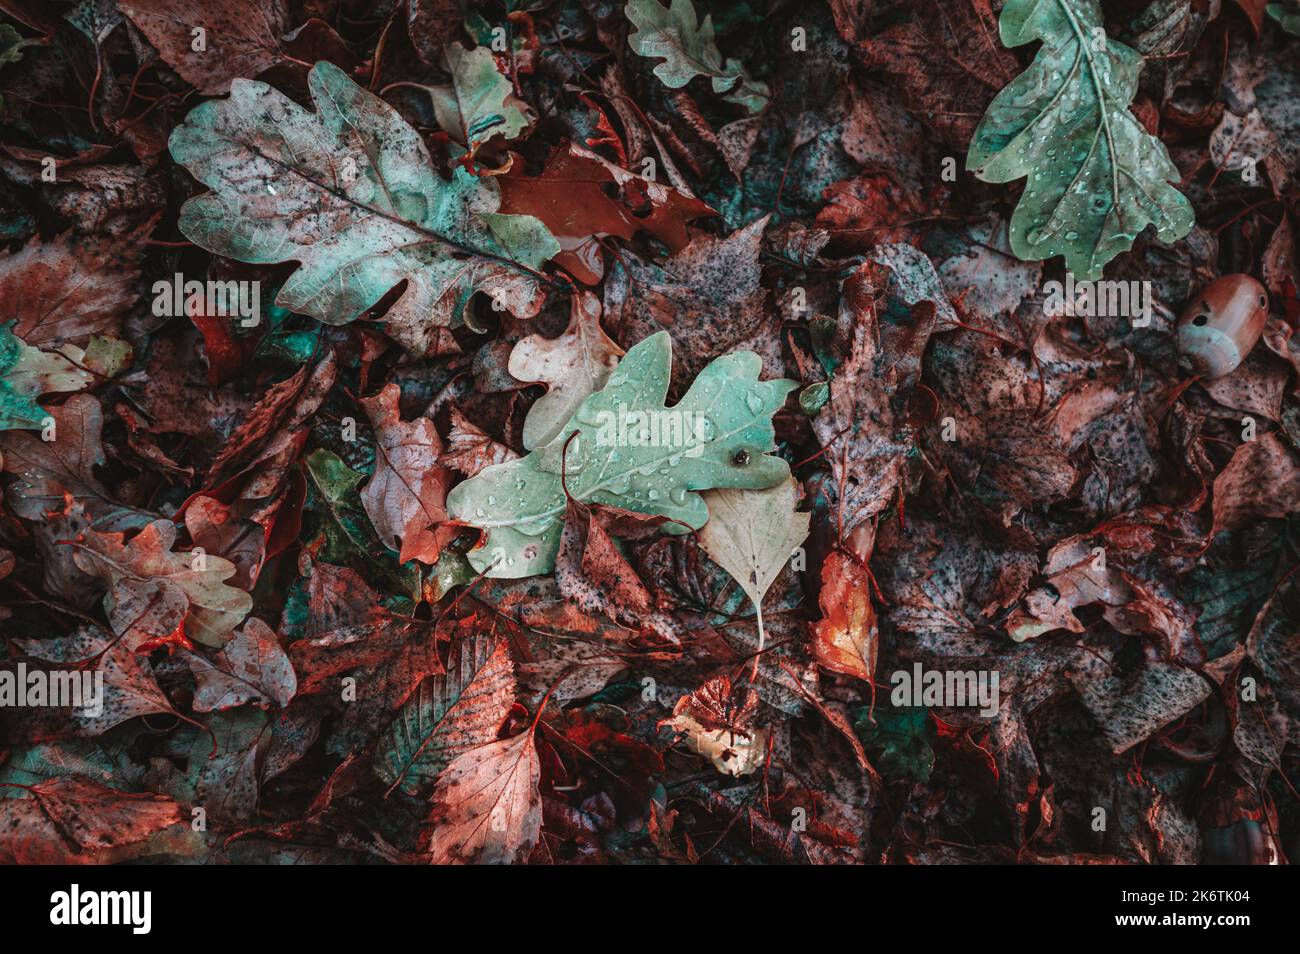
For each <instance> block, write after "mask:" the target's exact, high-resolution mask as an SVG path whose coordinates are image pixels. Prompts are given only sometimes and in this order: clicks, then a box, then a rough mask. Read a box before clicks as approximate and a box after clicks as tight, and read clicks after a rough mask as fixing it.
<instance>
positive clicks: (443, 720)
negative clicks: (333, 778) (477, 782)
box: [375, 636, 515, 796]
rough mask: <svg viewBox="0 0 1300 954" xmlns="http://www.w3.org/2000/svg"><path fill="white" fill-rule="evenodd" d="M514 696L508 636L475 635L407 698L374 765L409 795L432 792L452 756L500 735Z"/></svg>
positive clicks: (392, 784)
mask: <svg viewBox="0 0 1300 954" xmlns="http://www.w3.org/2000/svg"><path fill="white" fill-rule="evenodd" d="M514 701H515V673H514V665H513V664H512V663H511V660H510V652H509V649H508V643H507V640H504V639H501V640H497V643H496V647H495V648H493V647H492V645H491V643H490V641H488V640H486V639H481V638H476V637H474V636H471V637H469V638H467V639H464V640H462V641H461V643H460V645H459V646H457V647H456V655H454V656H453V660H452V661H451V662H450V663H449V664H448V667H447V672H446V673H443V674H440V675H437V676H430V677H429V678H428V679H426V680H424V682H422V683H420V688H419V689H418V690H417V691H416V693H415V694H414V695H413V696H411V698H410V699H408V700H407V701H406V705H404V706H403V707H402V711H401V712H400V713H399V714H398V716H397V718H396V719H394V720H393V722H392V724H391V725H389V727H388V731H387V733H386V734H385V736H384V738H383V739H382V740H381V742H380V751H381V752H382V753H383V757H382V760H377V761H376V762H375V771H376V772H377V773H378V775H379V777H380V778H382V779H383V780H384V781H385V782H386V783H387V784H388V785H390V786H392V787H394V788H395V787H397V786H399V785H400V786H401V789H402V791H404V792H406V793H407V794H410V795H417V796H420V795H428V793H429V791H430V790H431V789H432V787H433V782H434V780H435V779H436V778H437V777H438V774H439V773H440V772H442V770H443V769H444V768H446V767H447V766H448V765H450V764H451V762H452V761H453V760H454V759H456V758H457V757H459V756H460V755H462V754H463V753H465V752H468V751H469V750H470V749H472V748H475V747H477V746H480V745H486V744H487V743H488V742H491V741H492V740H493V739H495V738H496V737H497V732H498V731H499V730H500V728H501V723H502V722H504V721H505V718H506V716H507V715H508V714H509V712H510V707H511V706H512V705H513V704H514Z"/></svg>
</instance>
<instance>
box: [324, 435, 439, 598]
mask: <svg viewBox="0 0 1300 954" xmlns="http://www.w3.org/2000/svg"><path fill="white" fill-rule="evenodd" d="M306 470H307V477H308V486H309V489H310V494H309V496H308V506H309V507H310V509H311V510H312V511H313V512H314V513H315V514H316V516H317V518H318V519H319V521H320V525H319V527H320V535H321V547H320V549H319V552H318V556H319V558H320V559H321V560H322V561H324V562H325V563H332V564H336V565H338V566H350V565H352V564H353V563H356V562H359V563H360V564H361V565H362V566H364V568H365V572H366V575H367V576H368V577H369V578H371V579H374V580H375V581H376V582H379V583H382V584H383V585H384V586H385V587H386V588H388V589H389V590H395V591H397V592H399V593H406V594H410V595H412V596H413V597H415V598H418V597H419V593H420V570H419V566H418V564H415V563H410V564H407V565H405V566H400V567H399V566H398V565H397V564H396V562H395V560H394V559H393V554H392V552H391V551H390V550H388V548H387V547H385V546H384V544H383V542H382V541H381V540H380V539H379V535H378V534H377V533H376V532H375V528H374V527H373V526H372V525H371V523H370V518H369V517H367V516H366V512H365V509H364V508H363V507H362V504H361V496H360V494H359V493H358V491H357V486H358V485H359V484H360V483H361V481H362V480H364V479H365V476H366V475H365V474H362V473H360V472H359V471H355V470H353V469H352V468H351V467H349V466H348V465H347V464H345V463H344V462H343V460H342V459H341V458H340V457H339V456H338V455H337V454H335V453H334V452H333V451H328V450H324V449H321V450H316V451H313V452H312V454H311V455H310V456H308V458H307V460H306Z"/></svg>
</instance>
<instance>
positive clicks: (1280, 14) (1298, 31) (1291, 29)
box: [1264, 3, 1300, 36]
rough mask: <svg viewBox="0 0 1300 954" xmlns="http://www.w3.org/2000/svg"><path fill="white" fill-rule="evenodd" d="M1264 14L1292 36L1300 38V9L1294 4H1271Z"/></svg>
mask: <svg viewBox="0 0 1300 954" xmlns="http://www.w3.org/2000/svg"><path fill="white" fill-rule="evenodd" d="M1264 12H1265V13H1267V14H1268V15H1269V16H1270V17H1272V18H1273V19H1274V20H1276V21H1277V22H1278V24H1279V25H1280V26H1281V27H1282V29H1283V30H1286V32H1287V33H1290V34H1291V35H1292V36H1300V9H1297V8H1296V6H1295V4H1294V3H1270V4H1269V5H1268V6H1267V7H1265V8H1264Z"/></svg>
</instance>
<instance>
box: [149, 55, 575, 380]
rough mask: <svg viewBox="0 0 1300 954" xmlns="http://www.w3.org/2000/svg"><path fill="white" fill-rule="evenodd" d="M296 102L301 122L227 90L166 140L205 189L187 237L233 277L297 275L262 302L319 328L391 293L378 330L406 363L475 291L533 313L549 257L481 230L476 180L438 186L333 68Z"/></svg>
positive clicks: (508, 231) (527, 224)
mask: <svg viewBox="0 0 1300 954" xmlns="http://www.w3.org/2000/svg"><path fill="white" fill-rule="evenodd" d="M308 87H309V89H310V91H311V94H312V99H313V101H314V102H315V105H316V111H315V112H308V111H307V110H305V109H303V108H302V107H301V106H299V105H298V104H296V103H295V102H293V101H292V100H291V99H289V98H288V97H287V96H285V95H284V94H283V93H281V92H279V91H278V90H275V89H273V88H271V87H270V86H267V85H266V84H265V83H259V82H255V81H249V80H236V81H235V82H234V83H233V84H232V85H231V88H230V97H229V98H228V99H226V100H219V101H218V100H214V101H211V102H207V103H204V104H202V105H200V106H197V107H195V109H193V110H192V111H191V112H190V114H189V115H188V116H187V117H186V119H185V122H184V123H183V124H182V125H181V126H179V127H177V128H176V130H175V131H174V132H173V133H172V135H171V139H170V143H169V145H170V147H171V152H172V156H173V157H174V158H175V159H176V161H177V162H179V163H181V164H182V165H184V166H186V167H187V168H188V169H189V170H190V172H191V174H193V175H194V176H195V178H197V179H199V180H200V181H201V182H203V183H204V184H205V185H207V186H208V187H209V188H211V189H212V190H213V191H212V192H210V193H208V194H206V195H201V196H198V197H196V198H193V199H190V200H189V201H188V202H186V203H185V205H184V206H183V207H182V209H181V215H180V222H179V227H180V230H181V231H182V232H183V233H184V234H185V235H186V237H188V238H189V239H190V240H191V241H193V242H195V243H196V244H198V245H200V246H202V247H203V248H206V249H208V250H209V251H212V252H216V253H217V254H219V255H225V256H227V257H229V258H235V259H238V260H239V261H242V262H250V263H254V264H270V263H275V262H287V261H297V262H298V263H299V267H298V270H297V271H296V272H294V273H293V275H291V276H290V277H289V279H288V280H287V281H286V282H285V283H284V285H283V286H282V287H281V289H280V292H279V294H278V296H277V297H276V303H277V304H279V305H281V306H283V307H285V308H288V309H290V310H292V311H296V312H300V313H302V314H307V315H311V316H312V317H314V318H317V319H319V320H321V321H323V322H327V323H329V324H346V323H347V322H350V321H352V320H354V319H355V318H357V317H358V316H360V315H361V314H362V313H364V312H365V311H366V310H367V309H369V308H371V307H372V306H374V305H375V304H376V303H377V302H378V301H379V300H380V299H381V298H383V297H384V296H385V295H386V294H387V293H388V292H389V291H391V290H392V289H393V288H394V287H395V286H397V285H398V284H399V283H401V282H403V281H405V282H406V289H405V291H404V292H403V293H402V294H401V296H400V297H399V298H398V299H397V301H395V302H394V303H393V305H392V307H391V308H390V309H389V310H388V313H387V315H386V317H385V324H386V327H387V329H388V331H389V333H390V334H392V335H393V337H394V338H396V339H397V340H398V341H399V342H401V343H402V344H403V345H404V346H405V347H406V348H407V349H408V350H410V351H411V352H412V353H415V354H423V353H424V352H426V351H427V350H428V349H429V347H430V345H431V343H432V342H433V340H434V338H435V337H436V329H437V328H439V327H443V326H447V325H451V324H453V323H454V322H456V321H457V320H459V319H460V318H461V316H462V314H463V311H464V308H465V305H466V303H467V302H468V301H469V298H470V296H471V295H473V294H474V293H475V292H484V293H486V294H488V295H490V296H491V297H492V298H493V299H494V300H495V301H496V302H498V303H499V304H500V305H501V306H502V307H503V308H506V309H508V310H509V311H510V312H511V313H512V314H514V315H515V316H516V317H519V318H529V317H532V316H533V315H535V314H536V313H537V311H538V309H539V308H540V307H541V304H542V299H543V297H544V296H543V293H542V290H541V287H540V285H539V280H538V277H537V275H536V270H537V269H538V268H540V267H541V265H542V263H543V262H545V261H546V260H547V259H549V258H550V257H551V256H552V255H554V254H555V253H556V252H558V251H559V244H558V243H557V242H556V241H555V239H554V237H552V236H551V235H550V233H549V232H548V231H547V230H546V227H545V226H543V225H542V224H541V223H540V222H538V221H537V220H536V219H533V218H532V217H531V216H505V215H496V216H493V213H495V212H496V210H497V208H498V207H499V206H500V203H501V199H500V194H499V192H498V189H497V186H496V185H495V184H494V183H493V182H492V181H491V179H477V178H475V177H474V176H472V175H470V174H469V173H468V172H467V171H466V170H465V169H463V168H460V167H457V169H456V171H455V173H454V174H453V176H452V179H451V181H444V180H443V179H442V178H441V177H440V176H439V175H438V174H437V172H436V171H435V170H434V168H433V165H432V163H431V161H430V159H429V153H428V150H427V149H426V148H425V145H424V141H423V140H422V139H421V138H420V136H419V134H418V133H416V131H415V130H413V129H412V128H411V127H410V126H409V125H407V123H406V122H405V120H403V119H402V118H401V116H399V115H398V113H397V112H396V110H394V109H393V108H392V107H391V106H389V105H388V104H387V103H385V102H384V101H383V100H381V99H379V98H378V97H376V96H374V95H372V94H371V93H369V92H367V91H366V90H364V89H362V88H361V87H360V86H358V85H357V84H356V83H354V82H352V80H351V79H349V78H348V76H347V74H346V73H344V72H343V71H342V70H341V69H339V68H338V67H337V66H334V65H332V64H330V63H327V62H321V63H317V64H316V65H315V66H314V67H312V70H311V73H310V74H309V76H308Z"/></svg>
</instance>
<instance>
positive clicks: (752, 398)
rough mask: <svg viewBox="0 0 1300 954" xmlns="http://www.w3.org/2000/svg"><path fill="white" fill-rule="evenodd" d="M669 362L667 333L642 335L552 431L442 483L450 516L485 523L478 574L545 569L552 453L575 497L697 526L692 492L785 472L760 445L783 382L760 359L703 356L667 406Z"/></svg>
mask: <svg viewBox="0 0 1300 954" xmlns="http://www.w3.org/2000/svg"><path fill="white" fill-rule="evenodd" d="M671 363H672V341H671V339H670V338H669V337H668V334H667V332H660V333H659V334H656V335H652V336H651V337H649V338H647V339H645V340H644V341H642V342H641V343H640V344H638V345H636V347H634V348H633V349H632V350H631V351H629V352H628V353H627V356H626V357H625V358H624V359H623V361H622V363H621V364H620V365H619V366H618V368H617V370H615V371H614V373H613V374H611V375H610V377H609V380H608V382H607V383H606V385H605V387H604V389H603V390H601V391H598V392H597V393H595V394H593V395H591V397H589V398H587V399H586V400H585V401H583V403H582V404H581V405H580V406H579V408H578V410H577V411H576V413H575V414H574V415H573V417H572V419H570V421H569V423H568V424H566V425H565V426H564V428H563V429H561V431H560V434H559V436H558V437H557V438H556V439H555V440H554V441H552V442H551V443H549V444H547V445H546V446H545V447H542V448H539V449H537V450H535V451H533V452H532V453H531V454H529V455H528V456H527V457H524V458H522V459H520V460H512V461H508V462H506V463H504V464H496V465H493V466H491V467H488V468H486V469H485V470H483V471H482V472H481V473H480V474H478V476H476V477H473V478H472V479H470V480H467V481H465V482H464V483H462V484H459V485H458V486H456V487H455V488H454V489H453V490H452V492H451V493H450V494H449V495H448V497H447V511H448V513H450V514H451V516H452V518H453V519H457V520H461V521H463V522H464V523H466V524H469V525H472V526H475V527H478V528H480V529H482V530H484V531H486V533H485V539H484V540H483V545H482V546H480V547H478V548H477V549H475V550H472V551H470V553H469V559H470V562H471V563H472V564H473V566H474V568H475V569H476V570H479V571H480V572H481V571H484V570H488V568H489V567H491V569H490V570H488V576H494V577H521V576H532V575H533V574H537V573H549V572H550V571H551V569H552V568H553V566H554V562H555V554H556V551H557V550H558V548H559V544H560V532H561V530H562V528H563V521H564V512H565V503H566V501H565V496H564V488H563V486H562V483H561V470H562V461H561V457H562V456H565V457H566V461H565V462H564V464H563V468H564V470H565V471H567V476H566V483H567V487H568V492H569V494H571V495H572V496H573V497H574V498H575V499H577V500H580V501H583V502H584V503H601V504H609V505H611V506H616V507H623V508H625V509H627V510H633V511H636V512H638V513H648V514H658V515H662V516H664V517H667V518H669V519H670V520H673V521H678V522H679V523H680V524H685V525H686V526H688V527H694V528H697V529H698V528H699V527H702V526H703V525H704V522H705V521H706V520H707V519H708V516H709V512H708V507H707V506H706V505H705V503H704V499H703V498H702V497H701V496H700V495H699V493H698V492H697V491H701V490H711V489H714V488H725V487H731V488H748V489H755V490H757V489H762V488H766V487H771V486H773V485H774V484H778V483H780V482H781V481H783V480H785V479H786V477H787V476H788V475H789V473H790V468H789V466H788V465H787V464H786V463H785V461H783V460H781V459H780V458H777V457H771V456H768V454H767V451H768V450H770V449H771V447H772V441H773V430H772V415H773V414H774V413H776V411H777V409H778V408H780V406H781V405H782V403H783V402H784V401H785V397H786V395H787V394H788V393H789V392H790V389H791V388H793V387H794V386H795V385H794V382H792V381H785V380H780V381H759V380H758V373H759V370H760V369H761V367H762V361H761V360H760V359H759V357H758V355H756V354H753V353H751V352H748V351H742V352H738V353H735V354H729V355H726V356H724V357H721V358H718V359H717V360H716V361H714V362H712V363H711V364H709V365H708V367H706V368H705V369H704V370H703V371H701V372H700V374H699V376H698V377H697V378H696V379H695V382H694V383H693V384H692V385H691V388H690V390H689V391H687V392H686V395H685V396H684V397H683V398H682V400H681V401H680V403H678V404H677V405H675V406H674V407H672V408H667V407H666V406H665V405H664V400H665V398H666V397H667V394H668V379H669V370H670V367H671ZM575 434H576V435H577V436H576V437H574V438H573V439H572V440H570V437H571V436H572V435H575ZM565 447H567V448H568V451H567V455H565V451H564V448H565ZM666 529H669V530H673V529H674V525H672V524H668V525H666ZM683 530H684V528H682V527H680V526H677V527H676V531H677V532H681V531H683Z"/></svg>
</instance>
